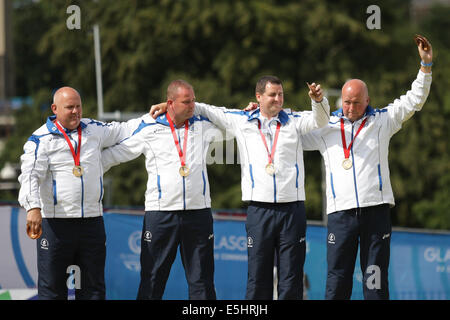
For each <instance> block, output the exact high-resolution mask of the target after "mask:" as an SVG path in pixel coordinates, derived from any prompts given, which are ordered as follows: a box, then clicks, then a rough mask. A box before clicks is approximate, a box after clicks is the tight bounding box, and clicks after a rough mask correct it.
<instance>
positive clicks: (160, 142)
mask: <svg viewBox="0 0 450 320" xmlns="http://www.w3.org/2000/svg"><path fill="white" fill-rule="evenodd" d="M175 132H176V135H177V137H178V141H179V145H180V147H181V149H183V141H184V132H185V126H184V125H183V127H181V128H175ZM221 137H223V135H222V132H221V131H220V130H219V129H217V128H216V127H215V126H214V125H213V124H212V123H211V122H210V121H209V120H208V119H206V118H204V117H200V116H193V117H192V118H190V119H189V130H188V139H187V146H186V148H187V150H186V166H187V167H188V168H189V169H190V174H189V175H188V176H186V177H183V176H181V175H180V173H179V169H180V167H181V163H180V157H179V155H178V150H177V148H176V146H175V142H174V140H173V135H172V131H171V129H170V125H169V122H168V121H167V118H166V114H162V115H161V116H159V117H158V118H156V119H153V118H152V117H151V116H150V115H148V114H147V115H144V116H143V117H141V118H140V125H139V127H138V129H137V130H136V131H135V132H134V133H133V135H132V136H130V137H129V138H127V139H125V140H123V141H121V142H120V143H119V144H117V145H115V146H113V147H110V148H107V149H105V150H103V152H102V162H103V167H104V169H105V172H106V171H107V170H109V169H110V168H111V167H112V166H114V165H117V164H119V163H122V162H126V161H130V160H133V159H135V158H137V157H138V156H139V155H141V154H144V155H145V167H146V169H147V173H148V181H147V190H146V192H145V210H146V211H174V210H196V209H204V208H210V207H211V198H210V191H209V182H208V174H207V171H206V164H207V163H206V160H207V152H208V148H209V145H210V144H211V142H213V141H220V140H222V138H221ZM184 151H185V150H183V152H184Z"/></svg>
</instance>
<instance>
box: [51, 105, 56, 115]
mask: <svg viewBox="0 0 450 320" xmlns="http://www.w3.org/2000/svg"><path fill="white" fill-rule="evenodd" d="M51 108H52V111H53V114H56V113H57V112H56V104H54V103H53V104H52V106H51Z"/></svg>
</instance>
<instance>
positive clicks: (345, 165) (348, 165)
mask: <svg viewBox="0 0 450 320" xmlns="http://www.w3.org/2000/svg"><path fill="white" fill-rule="evenodd" d="M342 167H343V168H344V169H345V170H348V169H350V168H351V167H352V160H350V159H349V158H347V159H344V161H342Z"/></svg>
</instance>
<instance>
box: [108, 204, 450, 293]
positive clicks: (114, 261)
mask: <svg viewBox="0 0 450 320" xmlns="http://www.w3.org/2000/svg"><path fill="white" fill-rule="evenodd" d="M104 217H105V226H106V233H107V258H106V259H107V261H106V270H105V274H106V279H105V280H106V287H107V298H108V299H135V298H136V295H137V290H138V287H139V279H140V263H139V253H140V236H141V229H142V221H143V217H142V216H133V215H123V214H113V213H105V216H104ZM326 238H327V232H326V228H325V227H322V226H314V225H308V228H307V232H306V262H305V268H304V271H305V275H306V277H307V280H308V283H309V286H308V288H307V290H306V294H307V298H308V299H314V300H321V299H324V296H325V283H326V276H327V271H326V265H327V264H326ZM214 258H215V286H216V292H217V298H218V299H226V300H228V299H232V300H240V299H244V298H245V289H246V283H247V237H246V233H245V223H244V222H243V221H227V220H215V221H214ZM362 288H363V283H362V272H361V268H360V264H359V254H358V257H357V261H356V266H355V273H354V280H353V294H352V299H363V295H362ZM389 289H390V295H391V299H394V300H395V299H402V300H403V299H414V300H416V299H420V300H423V299H433V300H434V299H450V234H425V233H416V232H414V233H412V232H403V231H394V232H392V238H391V261H390V266H389ZM163 298H164V299H174V300H185V299H187V298H188V290H187V283H186V278H185V275H184V269H183V266H182V263H181V260H180V256H179V253H178V255H177V258H176V260H175V262H174V264H173V266H172V269H171V272H170V276H169V280H168V282H167V286H166V290H165V294H164V297H163Z"/></svg>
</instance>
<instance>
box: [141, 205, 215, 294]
mask: <svg viewBox="0 0 450 320" xmlns="http://www.w3.org/2000/svg"><path fill="white" fill-rule="evenodd" d="M178 247H179V248H180V254H181V261H182V262H183V267H184V270H185V274H186V279H187V282H188V288H189V299H191V300H206V299H209V300H214V299H216V291H215V287H214V234H213V219H212V213H211V209H209V208H206V209H200V210H180V211H146V212H145V216H144V224H143V228H142V237H141V282H140V285H139V291H138V296H137V298H138V299H139V300H144V299H145V300H150V299H151V300H160V299H162V296H163V294H164V289H165V287H166V282H167V279H168V278H169V274H170V269H171V268H172V264H173V262H174V260H175V258H176V254H177V249H178Z"/></svg>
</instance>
